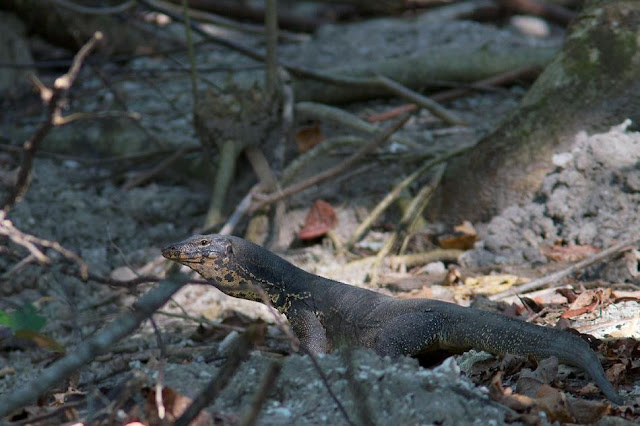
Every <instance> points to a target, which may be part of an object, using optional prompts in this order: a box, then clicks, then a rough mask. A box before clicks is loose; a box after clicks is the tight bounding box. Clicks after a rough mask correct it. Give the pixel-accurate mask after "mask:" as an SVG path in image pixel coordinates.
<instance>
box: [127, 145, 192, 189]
mask: <svg viewBox="0 0 640 426" xmlns="http://www.w3.org/2000/svg"><path fill="white" fill-rule="evenodd" d="M191 151H193V148H191V147H188V146H183V147H182V148H180V149H178V150H177V151H175V152H174V153H173V154H171V155H170V156H169V157H167V158H165V159H164V160H162V161H161V162H160V163H158V164H157V165H156V166H155V167H153V168H152V169H151V170H148V171H146V172H143V173H140V174H139V175H137V176H136V177H134V178H133V179H132V180H130V181H129V182H127V183H126V184H124V185H123V187H122V188H123V189H125V190H129V189H133V188H135V187H136V186H138V185H142V184H143V183H145V182H147V181H148V180H149V179H151V178H153V177H154V176H156V175H157V174H159V173H162V172H163V171H164V170H166V169H168V168H169V167H171V166H172V165H173V164H174V163H175V162H176V161H178V160H180V159H181V158H182V157H184V155H185V154H186V153H188V152H191Z"/></svg>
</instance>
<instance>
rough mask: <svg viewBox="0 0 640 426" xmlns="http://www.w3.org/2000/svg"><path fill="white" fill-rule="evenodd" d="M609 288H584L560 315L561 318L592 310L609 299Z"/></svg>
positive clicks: (572, 316)
mask: <svg viewBox="0 0 640 426" xmlns="http://www.w3.org/2000/svg"><path fill="white" fill-rule="evenodd" d="M611 294H612V292H611V289H609V288H608V289H604V290H602V289H597V290H585V291H583V292H582V293H581V294H579V295H578V297H577V298H576V299H575V300H574V301H573V302H572V303H571V304H569V309H567V311H566V312H565V313H563V314H562V315H561V318H574V317H577V316H578V315H582V314H584V313H586V312H593V311H594V310H596V309H597V308H598V307H600V306H602V305H603V304H604V303H609V302H610V301H611Z"/></svg>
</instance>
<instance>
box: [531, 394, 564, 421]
mask: <svg viewBox="0 0 640 426" xmlns="http://www.w3.org/2000/svg"><path fill="white" fill-rule="evenodd" d="M535 404H536V406H537V407H538V408H539V409H541V410H542V411H544V412H545V413H546V415H547V418H548V419H549V421H550V422H556V421H557V422H563V423H566V422H572V421H573V415H572V414H571V412H570V411H569V403H568V402H567V396H566V395H565V394H564V393H562V392H560V391H559V390H557V389H555V388H552V387H551V386H549V385H542V386H541V387H540V389H538V393H537V394H536V399H535Z"/></svg>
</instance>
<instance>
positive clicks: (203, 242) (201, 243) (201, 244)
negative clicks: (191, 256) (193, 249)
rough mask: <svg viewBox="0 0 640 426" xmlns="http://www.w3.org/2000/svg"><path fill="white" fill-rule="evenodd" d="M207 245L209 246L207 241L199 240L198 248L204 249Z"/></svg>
mask: <svg viewBox="0 0 640 426" xmlns="http://www.w3.org/2000/svg"><path fill="white" fill-rule="evenodd" d="M208 244H209V241H207V240H200V246H202V247H204V246H206V245H208Z"/></svg>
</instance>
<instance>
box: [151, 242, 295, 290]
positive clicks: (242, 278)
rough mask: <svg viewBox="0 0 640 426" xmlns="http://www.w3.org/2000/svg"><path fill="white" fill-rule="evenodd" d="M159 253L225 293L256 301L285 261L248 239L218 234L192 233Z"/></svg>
mask: <svg viewBox="0 0 640 426" xmlns="http://www.w3.org/2000/svg"><path fill="white" fill-rule="evenodd" d="M162 255H163V256H164V257H165V258H167V259H169V260H173V261H175V262H178V263H180V264H182V265H185V266H188V267H189V268H191V269H193V270H194V271H196V272H198V273H199V274H200V275H202V277H204V278H205V279H207V280H208V281H211V282H212V284H213V285H214V286H215V287H216V288H218V289H219V290H221V291H222V292H224V293H226V294H228V295H229V296H234V297H239V298H242V299H248V300H255V301H258V302H261V301H263V300H264V295H265V293H272V290H273V287H274V285H276V280H277V279H278V277H276V276H274V274H273V272H274V271H277V269H278V266H280V263H281V262H285V261H284V260H283V259H281V258H279V257H278V256H276V255H274V254H272V253H270V252H269V251H267V250H265V249H263V248H262V247H260V246H258V245H255V244H253V243H251V242H249V241H246V240H243V239H241V238H238V237H233V236H230V235H218V234H211V235H194V236H193V237H190V238H188V239H186V240H184V241H181V242H179V243H174V244H171V245H169V246H167V247H165V248H164V249H162ZM283 270H286V268H284V269H283ZM276 275H278V274H276ZM274 294H275V293H274ZM272 301H273V302H276V301H275V300H273V297H272Z"/></svg>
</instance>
